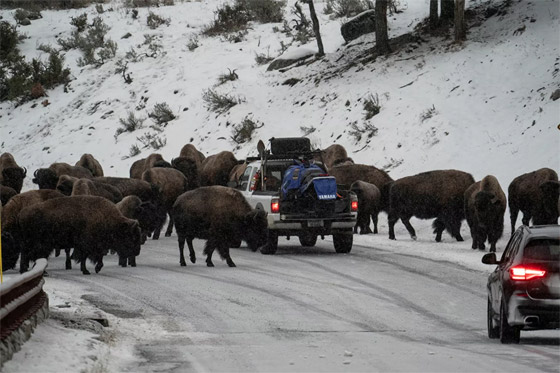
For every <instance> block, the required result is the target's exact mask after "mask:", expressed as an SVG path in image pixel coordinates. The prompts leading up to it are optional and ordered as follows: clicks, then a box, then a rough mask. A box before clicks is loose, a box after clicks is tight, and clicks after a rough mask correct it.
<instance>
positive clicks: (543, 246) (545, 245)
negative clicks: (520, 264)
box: [523, 239, 560, 261]
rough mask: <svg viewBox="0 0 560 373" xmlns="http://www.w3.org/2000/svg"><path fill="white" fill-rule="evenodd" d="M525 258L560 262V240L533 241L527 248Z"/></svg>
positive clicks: (524, 252)
mask: <svg viewBox="0 0 560 373" xmlns="http://www.w3.org/2000/svg"><path fill="white" fill-rule="evenodd" d="M523 256H524V257H525V258H527V259H535V260H546V261H558V260H560V240H556V239H535V240H531V241H529V243H527V246H525V250H524V251H523Z"/></svg>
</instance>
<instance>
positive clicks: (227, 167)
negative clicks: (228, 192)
mask: <svg viewBox="0 0 560 373" xmlns="http://www.w3.org/2000/svg"><path fill="white" fill-rule="evenodd" d="M236 165H237V159H236V158H235V156H234V155H233V153H232V152H228V151H223V152H220V153H218V154H214V155H211V156H209V157H208V158H206V159H205V160H204V161H203V162H202V171H201V173H200V185H203V186H210V185H222V186H226V185H227V183H228V182H229V174H230V172H231V170H232V169H233V168H234V167H235V166H236Z"/></svg>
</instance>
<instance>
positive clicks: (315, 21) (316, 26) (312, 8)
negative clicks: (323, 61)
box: [302, 0, 325, 57]
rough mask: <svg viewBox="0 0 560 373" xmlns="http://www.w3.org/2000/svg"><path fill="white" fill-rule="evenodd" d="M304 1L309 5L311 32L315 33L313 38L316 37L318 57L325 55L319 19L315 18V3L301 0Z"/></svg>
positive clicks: (309, 0) (311, 0)
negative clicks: (311, 23)
mask: <svg viewBox="0 0 560 373" xmlns="http://www.w3.org/2000/svg"><path fill="white" fill-rule="evenodd" d="M302 1H303V2H304V3H307V4H308V5H309V14H310V15H311V22H313V32H314V33H315V39H317V48H318V49H319V53H317V55H318V56H319V57H321V56H324V55H325V49H324V48H323V39H322V38H321V30H320V29H319V19H318V18H317V13H315V5H314V4H313V0H302Z"/></svg>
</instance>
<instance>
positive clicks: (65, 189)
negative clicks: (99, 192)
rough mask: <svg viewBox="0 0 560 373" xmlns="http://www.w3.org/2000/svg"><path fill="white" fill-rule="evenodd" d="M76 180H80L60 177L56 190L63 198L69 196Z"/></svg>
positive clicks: (64, 176)
mask: <svg viewBox="0 0 560 373" xmlns="http://www.w3.org/2000/svg"><path fill="white" fill-rule="evenodd" d="M78 180H80V179H78V178H77V177H74V176H68V175H62V176H60V177H59V178H58V182H57V183H56V190H58V191H59V192H60V193H62V194H64V195H65V196H70V195H72V189H74V183H75V182H76V181H78Z"/></svg>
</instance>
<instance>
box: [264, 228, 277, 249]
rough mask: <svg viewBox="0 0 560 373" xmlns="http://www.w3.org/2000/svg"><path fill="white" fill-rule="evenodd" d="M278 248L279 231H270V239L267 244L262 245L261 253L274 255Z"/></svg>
mask: <svg viewBox="0 0 560 373" xmlns="http://www.w3.org/2000/svg"><path fill="white" fill-rule="evenodd" d="M276 250H278V233H276V232H273V231H268V240H267V241H266V244H264V245H263V246H261V254H263V255H274V254H276Z"/></svg>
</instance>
